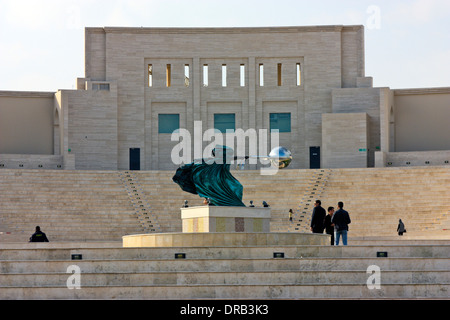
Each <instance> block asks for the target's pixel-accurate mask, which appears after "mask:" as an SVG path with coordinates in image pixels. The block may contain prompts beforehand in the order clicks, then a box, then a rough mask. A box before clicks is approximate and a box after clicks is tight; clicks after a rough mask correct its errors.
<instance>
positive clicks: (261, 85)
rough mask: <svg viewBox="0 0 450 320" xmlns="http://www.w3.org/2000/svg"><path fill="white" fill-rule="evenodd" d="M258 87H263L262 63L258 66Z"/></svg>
mask: <svg viewBox="0 0 450 320" xmlns="http://www.w3.org/2000/svg"><path fill="white" fill-rule="evenodd" d="M259 86H260V87H263V86H264V65H263V64H262V63H261V64H259Z"/></svg>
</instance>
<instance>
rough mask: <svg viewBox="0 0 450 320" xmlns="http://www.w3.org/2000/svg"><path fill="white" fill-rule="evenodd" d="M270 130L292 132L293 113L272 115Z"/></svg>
mask: <svg viewBox="0 0 450 320" xmlns="http://www.w3.org/2000/svg"><path fill="white" fill-rule="evenodd" d="M269 120H270V130H271V131H272V130H278V132H291V113H289V112H285V113H271V114H270V119H269Z"/></svg>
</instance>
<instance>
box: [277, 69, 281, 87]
mask: <svg viewBox="0 0 450 320" xmlns="http://www.w3.org/2000/svg"><path fill="white" fill-rule="evenodd" d="M277 76H278V86H279V87H280V86H281V63H279V64H278V65H277Z"/></svg>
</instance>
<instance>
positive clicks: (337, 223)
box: [331, 201, 352, 246]
mask: <svg viewBox="0 0 450 320" xmlns="http://www.w3.org/2000/svg"><path fill="white" fill-rule="evenodd" d="M338 208H339V209H338V210H337V211H336V212H335V213H334V215H333V217H332V218H331V223H333V224H334V231H335V232H336V236H335V238H336V245H337V246H338V245H339V239H340V237H341V236H342V243H343V245H344V246H346V245H347V232H348V225H349V224H350V223H351V222H352V221H351V220H350V215H349V214H348V212H347V211H345V210H344V203H343V202H342V201H339V203H338Z"/></svg>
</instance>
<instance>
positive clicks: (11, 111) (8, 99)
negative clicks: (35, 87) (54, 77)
mask: <svg viewBox="0 0 450 320" xmlns="http://www.w3.org/2000/svg"><path fill="white" fill-rule="evenodd" d="M53 100H54V93H51V92H18V91H17V92H11V91H0V154H47V155H52V154H53V121H54V119H53V117H54V102H53Z"/></svg>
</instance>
